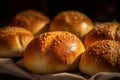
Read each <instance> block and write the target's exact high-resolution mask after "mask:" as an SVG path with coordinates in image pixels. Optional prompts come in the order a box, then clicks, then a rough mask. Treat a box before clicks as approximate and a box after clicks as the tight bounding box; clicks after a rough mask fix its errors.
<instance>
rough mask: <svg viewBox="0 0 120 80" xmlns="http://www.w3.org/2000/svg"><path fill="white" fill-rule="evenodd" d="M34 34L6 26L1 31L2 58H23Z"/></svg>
mask: <svg viewBox="0 0 120 80" xmlns="http://www.w3.org/2000/svg"><path fill="white" fill-rule="evenodd" d="M33 38H34V36H33V34H32V33H31V32H30V31H28V30H26V29H24V28H20V27H15V26H6V27H4V28H1V29H0V57H21V56H23V51H24V50H25V48H26V46H27V44H28V43H29V42H30V41H31V40H32V39H33Z"/></svg>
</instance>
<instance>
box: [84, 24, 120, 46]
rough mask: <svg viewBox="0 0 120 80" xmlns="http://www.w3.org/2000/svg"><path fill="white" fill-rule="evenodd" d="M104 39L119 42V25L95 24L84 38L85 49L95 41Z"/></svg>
mask: <svg viewBox="0 0 120 80" xmlns="http://www.w3.org/2000/svg"><path fill="white" fill-rule="evenodd" d="M106 39H109V40H115V41H120V23H118V22H104V23H98V24H96V25H95V27H94V28H93V29H92V30H91V32H89V33H88V34H87V35H86V36H85V39H84V44H85V46H86V47H87V46H89V45H90V44H92V43H93V42H95V41H99V40H106Z"/></svg>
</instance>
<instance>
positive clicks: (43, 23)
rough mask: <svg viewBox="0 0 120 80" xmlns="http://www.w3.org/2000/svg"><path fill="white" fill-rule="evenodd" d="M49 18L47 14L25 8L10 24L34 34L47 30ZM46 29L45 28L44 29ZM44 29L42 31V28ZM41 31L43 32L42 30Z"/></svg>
mask: <svg viewBox="0 0 120 80" xmlns="http://www.w3.org/2000/svg"><path fill="white" fill-rule="evenodd" d="M49 23H50V19H49V17H48V16H46V15H45V14H43V13H42V12H40V11H37V10H31V9H30V10H25V11H21V12H19V13H18V14H17V15H16V16H15V17H14V18H13V20H12V23H11V25H14V26H20V27H23V28H26V29H28V30H29V31H31V32H32V33H33V34H34V35H37V34H40V33H43V32H44V31H47V30H48V26H47V25H48V24H49ZM44 28H45V29H46V30H45V29H44ZM42 29H44V31H43V30H42ZM42 31H43V32H42Z"/></svg>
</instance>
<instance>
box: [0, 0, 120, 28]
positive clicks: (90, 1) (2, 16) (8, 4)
mask: <svg viewBox="0 0 120 80" xmlns="http://www.w3.org/2000/svg"><path fill="white" fill-rule="evenodd" d="M118 1H119V0H0V27H3V26H5V25H7V24H9V23H10V21H11V20H12V18H13V17H14V16H15V15H16V14H17V13H19V12H20V11H23V10H26V9H36V10H39V11H42V12H43V13H44V14H46V15H47V16H49V17H50V19H51V20H52V19H53V17H54V16H55V15H57V14H58V13H59V12H61V11H64V10H78V11H80V12H83V13H84V14H86V15H87V16H88V17H89V18H91V20H92V21H93V22H107V21H118V22H119V21H120V8H119V2H118Z"/></svg>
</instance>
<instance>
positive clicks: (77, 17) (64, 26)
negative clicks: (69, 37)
mask: <svg viewBox="0 0 120 80" xmlns="http://www.w3.org/2000/svg"><path fill="white" fill-rule="evenodd" d="M92 28H93V22H92V21H91V19H90V18H89V17H87V16H86V15H85V14H83V13H81V12H79V11H63V12H61V13H59V14H58V15H56V16H55V17H54V19H53V21H52V22H51V25H50V31H69V32H71V33H73V34H75V35H77V36H78V37H79V38H83V36H84V35H86V34H87V33H88V32H89V31H90V30H91V29H92Z"/></svg>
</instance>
